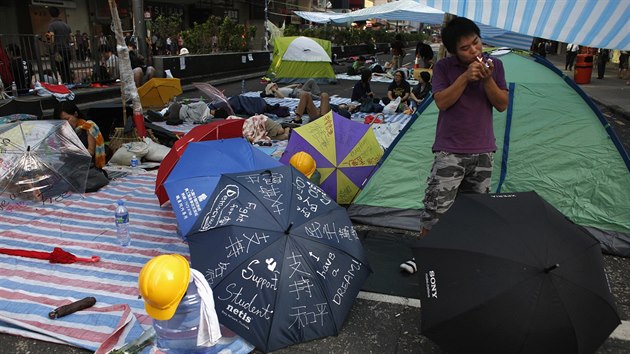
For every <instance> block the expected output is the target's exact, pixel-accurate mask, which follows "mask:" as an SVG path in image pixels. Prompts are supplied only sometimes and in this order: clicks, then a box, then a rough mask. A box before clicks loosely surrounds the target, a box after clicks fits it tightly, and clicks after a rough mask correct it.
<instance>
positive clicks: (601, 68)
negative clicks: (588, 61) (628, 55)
mask: <svg viewBox="0 0 630 354" xmlns="http://www.w3.org/2000/svg"><path fill="white" fill-rule="evenodd" d="M609 60H610V50H608V49H606V48H600V49H599V50H598V51H597V78H598V79H603V78H604V73H605V72H606V64H607V63H608V61H609Z"/></svg>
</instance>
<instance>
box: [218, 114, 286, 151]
mask: <svg viewBox="0 0 630 354" xmlns="http://www.w3.org/2000/svg"><path fill="white" fill-rule="evenodd" d="M238 118H239V117H237V116H230V117H229V118H228V119H238ZM290 132H291V129H290V128H288V127H287V128H284V127H282V125H281V124H280V123H278V122H276V121H274V120H273V119H271V118H269V117H267V116H265V115H263V114H258V115H255V116H251V117H249V118H247V119H245V122H244V123H243V137H244V138H245V139H247V140H248V141H249V142H250V143H258V142H268V143H271V141H272V140H287V139H288V138H289V133H290ZM269 145H271V144H269Z"/></svg>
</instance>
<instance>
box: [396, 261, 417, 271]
mask: <svg viewBox="0 0 630 354" xmlns="http://www.w3.org/2000/svg"><path fill="white" fill-rule="evenodd" d="M400 269H401V270H402V271H404V272H407V273H409V274H415V273H416V272H417V271H418V267H417V266H416V260H415V258H412V259H410V260H408V261H406V262H404V263H401V264H400Z"/></svg>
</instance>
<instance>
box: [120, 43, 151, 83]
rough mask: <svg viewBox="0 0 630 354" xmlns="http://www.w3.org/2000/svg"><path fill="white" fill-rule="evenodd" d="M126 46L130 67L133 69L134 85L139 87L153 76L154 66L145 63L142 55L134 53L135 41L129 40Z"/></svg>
mask: <svg viewBox="0 0 630 354" xmlns="http://www.w3.org/2000/svg"><path fill="white" fill-rule="evenodd" d="M127 48H129V61H131V68H132V69H133V80H134V81H135V83H136V87H140V86H142V85H144V83H146V82H147V81H149V80H151V79H152V78H153V77H154V76H155V68H154V67H152V66H150V65H146V64H145V62H144V57H143V56H142V55H139V54H138V53H136V45H135V43H133V42H129V43H128V44H127Z"/></svg>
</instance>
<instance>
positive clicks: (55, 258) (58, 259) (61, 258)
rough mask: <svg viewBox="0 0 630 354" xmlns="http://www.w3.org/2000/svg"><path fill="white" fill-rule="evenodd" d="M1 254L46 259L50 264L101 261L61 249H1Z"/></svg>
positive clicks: (95, 257) (99, 258)
mask: <svg viewBox="0 0 630 354" xmlns="http://www.w3.org/2000/svg"><path fill="white" fill-rule="evenodd" d="M0 254H8V255H11V256H19V257H26V258H35V259H46V260H48V261H50V263H64V264H70V263H75V262H87V263H94V262H98V261H100V260H101V257H99V256H92V257H90V258H81V257H77V256H75V255H73V254H72V253H70V252H66V251H64V250H63V249H61V248H59V247H55V248H54V249H53V251H52V252H42V251H30V250H20V249H13V248H0Z"/></svg>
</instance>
